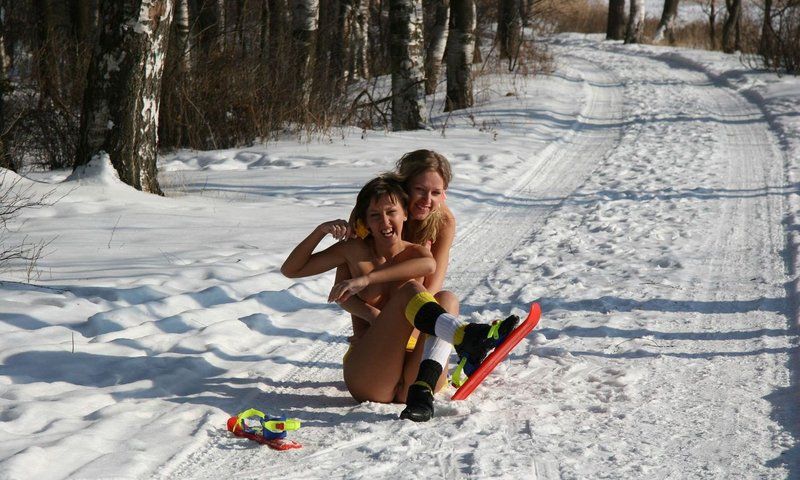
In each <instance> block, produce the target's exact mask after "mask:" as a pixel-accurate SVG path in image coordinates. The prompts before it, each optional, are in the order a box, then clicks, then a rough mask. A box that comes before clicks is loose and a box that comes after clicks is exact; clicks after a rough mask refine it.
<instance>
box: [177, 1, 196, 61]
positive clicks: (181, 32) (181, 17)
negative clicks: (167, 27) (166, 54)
mask: <svg viewBox="0 0 800 480" xmlns="http://www.w3.org/2000/svg"><path fill="white" fill-rule="evenodd" d="M174 21H175V25H174V27H173V32H174V35H175V43H176V45H175V51H176V52H177V53H178V55H179V56H180V61H179V63H178V64H179V66H180V71H181V74H186V73H187V72H189V71H190V70H191V66H192V61H191V57H190V55H191V52H192V45H191V41H190V37H189V0H175V20H174Z"/></svg>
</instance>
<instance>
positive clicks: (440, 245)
mask: <svg viewBox="0 0 800 480" xmlns="http://www.w3.org/2000/svg"><path fill="white" fill-rule="evenodd" d="M442 207H443V208H445V211H444V214H445V222H444V224H443V225H442V227H441V228H440V229H439V232H438V233H437V235H436V240H435V241H434V242H433V244H432V245H431V254H432V255H433V259H434V260H436V270H435V271H434V272H433V273H432V274H430V275H428V276H426V277H425V281H424V282H423V284H424V285H425V288H426V289H428V291H429V292H431V293H433V294H436V293H438V292H439V291H440V290H441V289H442V287H443V286H444V277H445V274H446V273H447V266H448V265H449V263H450V247H452V246H453V239H454V238H455V236H456V219H455V217H454V216H453V213H452V212H450V209H448V208H447V207H444V205H443V206H442Z"/></svg>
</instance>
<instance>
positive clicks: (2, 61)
mask: <svg viewBox="0 0 800 480" xmlns="http://www.w3.org/2000/svg"><path fill="white" fill-rule="evenodd" d="M5 32H6V12H5V6H4V5H2V4H0V168H7V169H9V170H13V171H16V169H15V168H14V165H13V162H11V158H10V157H9V155H8V143H7V141H6V124H7V121H6V108H5V104H6V95H7V94H8V93H10V92H11V82H10V81H9V79H8V69H9V68H10V66H11V59H10V58H9V57H8V55H7V54H6V47H5Z"/></svg>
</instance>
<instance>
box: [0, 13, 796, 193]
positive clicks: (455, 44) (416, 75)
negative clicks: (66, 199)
mask: <svg viewBox="0 0 800 480" xmlns="http://www.w3.org/2000/svg"><path fill="white" fill-rule="evenodd" d="M684 2H685V3H687V4H688V3H694V4H698V5H699V8H702V11H703V12H704V13H705V14H706V15H707V20H704V21H697V20H695V21H692V22H688V23H687V22H676V16H677V11H678V4H679V2H678V1H677V0H667V1H666V2H664V8H663V11H662V12H647V13H648V15H649V18H648V17H646V16H645V12H644V1H643V0H610V2H608V4H606V3H605V2H594V1H589V0H571V1H555V0H424V1H420V0H114V1H112V0H69V1H56V0H24V1H20V0H2V1H0V9H2V10H0V13H1V15H0V19H1V20H2V22H1V23H0V42H2V47H0V52H2V72H0V73H2V75H1V76H0V166H3V167H5V168H8V169H10V170H12V171H21V170H24V169H26V168H45V169H56V168H71V167H73V166H76V165H82V164H85V163H87V162H88V161H89V160H90V159H91V158H92V157H93V156H94V155H95V154H96V153H97V152H99V151H105V152H108V153H109V154H110V155H111V159H112V162H113V163H114V165H115V167H116V168H117V170H118V171H120V176H121V178H122V179H123V180H124V181H126V182H127V183H129V184H131V185H133V186H135V187H136V188H139V189H143V190H146V191H153V192H155V193H159V189H158V186H157V183H155V175H154V173H155V157H156V155H157V150H158V149H161V150H163V149H175V148H193V149H202V150H208V149H221V148H230V147H234V146H241V145H248V144H252V143H253V142H257V141H267V140H269V139H270V138H275V137H276V136H278V135H282V134H285V133H287V132H288V133H291V134H297V135H301V136H305V137H313V136H315V135H326V134H330V133H331V131H332V129H333V128H337V127H340V126H345V125H353V126H357V127H359V128H364V129H392V130H403V129H413V128H425V127H426V113H425V112H424V105H423V103H424V102H422V101H421V100H422V99H423V98H424V96H425V95H426V94H431V93H433V92H434V91H436V89H437V86H440V85H442V86H444V87H443V90H445V91H446V98H447V108H450V109H460V108H468V107H470V106H471V105H472V102H473V99H472V84H471V80H472V77H474V76H475V75H480V74H486V73H487V72H497V71H511V72H515V73H518V74H536V73H537V72H541V71H548V69H549V68H550V67H551V59H550V58H549V56H548V52H547V49H546V45H545V44H544V43H541V42H540V40H541V39H542V38H543V37H544V36H546V35H547V34H551V33H555V32H561V31H579V32H586V33H601V32H604V33H606V35H607V38H609V39H619V40H625V42H627V43H639V42H666V43H671V44H679V45H689V46H692V47H696V48H710V49H722V50H724V51H726V52H737V51H738V52H742V55H743V58H744V59H745V61H748V62H752V64H753V65H754V66H759V67H766V68H771V69H775V70H776V71H779V72H788V73H796V72H797V71H798V66H799V65H800V27H798V25H800V1H798V0H724V1H722V0H684ZM659 13H660V15H659ZM101 25H102V26H103V28H100V26H101ZM143 32H144V34H142V33H143ZM142 71H144V72H145V73H146V75H144V76H142ZM151 74H152V75H151ZM148 75H149V76H148ZM145 77H147V78H145ZM389 77H390V78H391V84H392V88H391V89H388V88H387V87H386V86H385V85H386V83H387V80H384V81H383V83H381V82H380V80H381V79H386V78H389ZM104 82H105V83H104ZM382 85H383V87H381V86H382ZM148 105H151V106H152V108H150V107H148ZM142 111H147V112H148V113H149V115H148V116H147V118H144V117H145V115H138V112H142ZM137 117H141V118H137ZM126 165H133V166H129V167H126ZM148 169H149V170H150V171H149V173H148ZM126 170H127V173H126ZM148 185H149V186H148Z"/></svg>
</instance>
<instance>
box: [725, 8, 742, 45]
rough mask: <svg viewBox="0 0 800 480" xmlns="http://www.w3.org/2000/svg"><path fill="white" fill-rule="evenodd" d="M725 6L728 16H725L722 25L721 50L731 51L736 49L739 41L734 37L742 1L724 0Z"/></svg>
mask: <svg viewBox="0 0 800 480" xmlns="http://www.w3.org/2000/svg"><path fill="white" fill-rule="evenodd" d="M725 6H726V7H728V16H727V17H725V23H724V24H723V25H722V51H723V52H725V53H733V52H735V51H736V50H737V49H738V43H739V42H738V41H737V39H736V27H737V25H738V24H739V16H740V15H741V11H742V1H741V0H725Z"/></svg>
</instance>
